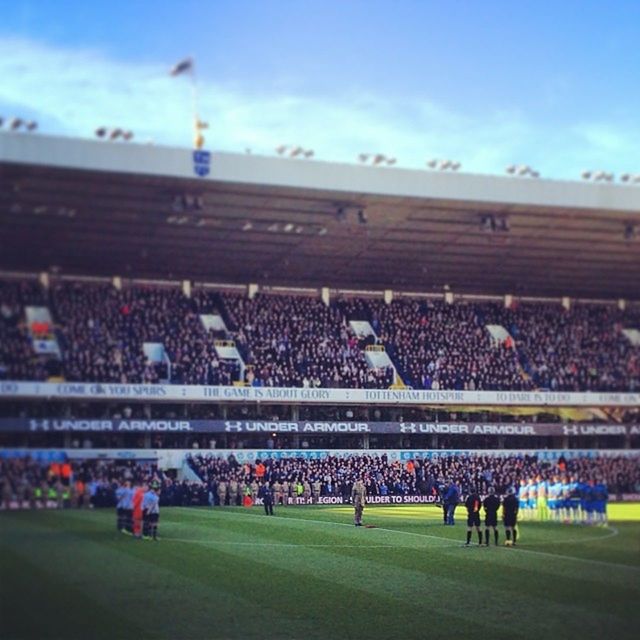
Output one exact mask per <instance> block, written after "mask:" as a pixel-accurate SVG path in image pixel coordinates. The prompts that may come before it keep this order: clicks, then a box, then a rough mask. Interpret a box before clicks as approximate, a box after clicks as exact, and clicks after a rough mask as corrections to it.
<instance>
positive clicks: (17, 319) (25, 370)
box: [0, 280, 51, 380]
mask: <svg viewBox="0 0 640 640" xmlns="http://www.w3.org/2000/svg"><path fill="white" fill-rule="evenodd" d="M42 303H43V292H42V288H41V287H40V286H39V285H38V284H37V283H36V282H34V281H17V280H9V281H6V280H0V379H2V378H15V379H18V380H44V379H46V378H47V377H48V376H49V375H50V373H51V369H50V365H49V363H48V362H47V360H46V359H43V358H39V357H38V356H37V355H36V354H35V352H34V350H33V346H32V344H31V340H30V336H29V332H28V330H27V327H26V321H25V307H26V306H29V305H33V304H42Z"/></svg>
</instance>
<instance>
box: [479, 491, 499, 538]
mask: <svg viewBox="0 0 640 640" xmlns="http://www.w3.org/2000/svg"><path fill="white" fill-rule="evenodd" d="M482 506H483V507H484V543H485V544H486V545H487V547H488V546H489V529H493V540H494V542H495V544H496V545H497V544H498V509H499V508H500V498H498V496H496V492H495V490H494V489H493V487H490V488H489V493H488V495H487V497H486V498H485V499H484V502H483V503H482Z"/></svg>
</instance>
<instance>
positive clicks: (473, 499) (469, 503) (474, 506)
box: [464, 489, 482, 547]
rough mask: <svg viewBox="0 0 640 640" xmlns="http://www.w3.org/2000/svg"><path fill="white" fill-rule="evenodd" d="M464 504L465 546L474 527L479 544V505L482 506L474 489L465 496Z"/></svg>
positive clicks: (480, 540) (480, 537)
mask: <svg viewBox="0 0 640 640" xmlns="http://www.w3.org/2000/svg"><path fill="white" fill-rule="evenodd" d="M464 506H465V507H466V508H467V544H466V545H465V547H468V546H469V545H470V544H471V531H472V530H473V528H474V527H475V529H476V532H477V533H478V544H480V545H481V544H482V531H481V530H480V507H481V506H482V500H481V499H480V496H479V495H478V492H477V491H476V490H475V489H474V490H473V491H472V492H471V493H470V494H469V495H468V496H467V499H466V500H465V501H464Z"/></svg>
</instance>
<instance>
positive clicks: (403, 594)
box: [0, 507, 640, 640]
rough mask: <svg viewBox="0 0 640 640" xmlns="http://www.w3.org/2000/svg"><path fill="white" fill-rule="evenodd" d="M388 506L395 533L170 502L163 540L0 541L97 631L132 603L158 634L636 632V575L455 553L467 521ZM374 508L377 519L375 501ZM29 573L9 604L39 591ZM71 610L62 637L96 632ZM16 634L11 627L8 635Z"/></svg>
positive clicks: (544, 535) (107, 528) (85, 527)
mask: <svg viewBox="0 0 640 640" xmlns="http://www.w3.org/2000/svg"><path fill="white" fill-rule="evenodd" d="M390 511H393V516H390V517H385V518H384V520H383V518H380V519H379V520H378V521H379V522H381V523H383V524H384V525H385V527H384V528H381V529H371V530H368V529H364V528H356V527H353V524H351V523H350V521H351V516H352V512H351V509H349V508H346V509H341V510H340V508H336V507H330V508H327V509H323V508H319V507H306V508H304V509H291V510H290V511H288V512H287V511H286V510H284V509H278V510H277V512H276V513H277V515H276V516H275V517H267V516H264V515H262V514H260V513H258V510H257V509H255V510H253V512H250V511H249V512H247V511H246V510H243V509H241V508H240V509H234V508H225V509H218V508H216V509H213V510H212V509H210V508H204V509H193V508H185V509H181V508H176V509H174V508H171V509H163V510H162V513H161V519H160V532H161V537H164V539H163V540H161V541H160V542H159V543H153V542H139V541H135V540H133V539H132V538H130V537H127V536H123V535H120V534H117V533H116V531H115V514H114V513H113V512H111V511H98V510H87V511H83V512H76V511H62V512H48V513H44V512H37V513H22V514H13V513H12V514H0V535H1V539H0V541H1V543H2V544H3V545H4V549H2V551H3V552H5V554H14V556H15V553H19V554H20V557H28V558H29V559H30V561H33V562H34V563H35V566H37V567H40V566H45V567H46V573H47V576H57V575H61V576H62V577H61V579H60V580H61V592H62V593H67V591H66V589H67V587H69V588H78V587H80V588H82V589H83V594H85V593H86V595H87V596H88V597H89V600H88V603H89V606H90V605H91V603H93V602H94V601H95V602H98V603H99V606H98V607H97V608H96V625H97V626H100V625H102V626H105V627H106V628H108V627H109V623H110V618H111V616H110V613H111V612H116V614H115V615H118V614H119V612H120V611H122V610H124V611H125V618H126V616H128V615H129V611H127V609H128V608H131V610H132V612H133V615H135V621H136V622H137V623H141V626H140V624H139V627H138V628H139V629H143V630H144V632H145V633H146V634H147V636H150V637H157V638H186V637H189V638H191V637H199V638H207V639H208V638H233V639H236V638H238V639H239V638H243V639H244V638H256V639H257V638H265V637H269V638H272V637H273V638H287V639H293V638H302V637H304V638H309V639H310V640H311V639H312V640H319V639H320V638H326V637H332V638H360V637H368V638H370V639H372V640H373V639H375V640H377V639H380V640H381V639H382V638H388V637H396V636H397V635H400V634H402V635H403V636H404V637H405V638H407V639H410V638H411V639H412V638H423V637H424V636H425V635H429V636H430V637H431V638H439V637H442V638H445V637H446V638H449V637H450V636H451V635H452V633H453V632H455V633H456V634H457V635H460V636H462V637H476V636H478V635H480V634H482V635H485V634H486V635H490V636H491V637H492V638H496V639H497V638H503V637H504V638H506V637H509V638H514V637H522V638H527V639H529V638H531V639H534V638H535V639H537V638H539V637H540V636H541V635H545V636H551V635H574V634H575V635H577V634H579V635H580V637H581V638H583V639H586V638H600V637H605V636H611V637H614V636H615V637H616V638H627V637H628V638H631V637H635V633H636V631H637V628H638V627H639V626H640V610H639V609H638V608H637V607H636V606H635V602H637V598H638V594H639V590H640V584H639V582H638V581H637V579H636V573H635V571H634V568H632V571H631V572H629V571H626V570H619V567H620V565H619V564H617V563H611V564H613V565H614V566H612V567H607V568H606V570H603V569H604V568H603V566H602V565H601V564H589V563H585V562H575V560H576V557H575V556H568V558H570V559H571V560H572V561H571V562H565V561H562V560H561V559H560V560H559V559H558V554H556V553H549V554H548V555H536V554H530V553H521V552H520V551H531V550H532V549H523V550H521V549H515V550H510V549H504V548H496V547H493V546H492V547H491V548H484V547H483V548H481V549H479V548H477V547H476V548H470V549H460V548H459V545H460V542H461V541H460V536H461V535H464V529H465V527H460V526H458V527H457V528H455V529H454V528H449V527H444V528H443V529H439V527H438V525H437V524H436V518H434V517H432V516H431V513H435V510H432V512H428V511H427V512H426V513H427V516H426V517H425V512H423V511H421V510H420V511H417V510H413V509H411V510H409V509H406V510H405V509H401V508H399V509H396V508H393V507H392V508H391V509H390ZM365 513H366V515H367V516H368V517H369V518H370V521H371V522H376V520H377V509H376V508H371V509H367V511H366V512H365ZM385 514H386V511H385ZM438 521H439V519H438ZM337 525H339V526H337ZM440 526H441V525H440ZM425 529H426V531H425ZM429 529H431V530H433V531H434V533H433V534H430V533H429ZM616 529H619V534H618V535H615V536H614V535H612V531H610V532H602V531H600V530H598V535H597V536H596V540H595V541H592V539H591V538H592V534H595V533H596V531H595V530H584V536H586V537H584V542H585V543H584V544H583V538H580V539H579V542H578V546H579V547H580V551H579V552H578V551H576V553H583V554H585V555H586V558H581V559H591V560H596V562H599V561H598V560H597V558H598V557H600V558H602V557H605V558H612V559H618V558H623V557H625V556H624V554H625V553H626V554H627V556H628V554H629V543H631V544H634V541H636V542H635V544H636V545H637V534H638V525H637V524H635V525H630V524H626V523H621V524H620V525H619V526H618V527H616ZM436 531H437V532H438V533H441V535H436ZM579 533H580V530H579V529H577V530H574V529H573V528H567V527H553V526H547V525H541V526H537V525H531V527H529V526H527V527H526V531H525V534H524V535H525V536H526V537H525V540H526V543H527V545H531V546H533V545H540V544H541V543H546V541H547V540H549V539H550V538H551V537H552V536H556V537H557V541H555V542H561V541H568V540H569V539H571V538H573V537H576V536H578V537H579ZM406 534H409V535H406ZM601 534H603V535H601ZM167 536H169V537H167ZM174 538H175V540H173V539H174ZM183 540H184V542H182V541H183ZM634 549H635V547H633V546H632V547H631V551H632V552H633V550H634ZM565 550H566V548H565ZM538 553H540V554H543V553H545V551H542V552H538ZM594 553H595V555H594ZM588 554H591V556H589V555H588ZM76 565H77V566H76ZM0 566H2V565H0ZM20 567H24V573H25V574H28V575H33V579H36V580H37V579H38V576H39V574H38V572H37V571H34V572H32V569H31V567H30V566H26V565H24V564H23V563H19V566H17V567H16V566H13V567H10V570H11V572H15V571H18V570H19V569H20ZM119 570H120V572H119ZM123 571H124V573H122V572H123ZM66 573H68V574H69V575H68V576H67V575H66ZM28 575H25V578H24V579H23V586H22V587H21V588H20V589H18V591H17V592H15V591H12V590H10V589H9V590H8V591H7V593H6V595H7V604H6V605H5V604H4V603H3V604H2V605H0V606H8V607H11V606H12V602H15V601H16V599H20V597H21V596H22V597H28V592H27V589H28V585H29V582H30V580H29V579H28ZM2 580H4V576H3V578H2ZM49 580H50V578H49V577H47V580H46V584H50V582H49ZM18 582H20V581H18ZM123 603H124V604H123ZM132 605H133V606H132ZM136 605H138V606H136ZM140 607H142V612H141V614H140V615H139V616H138V615H136V613H137V611H136V610H137V609H138V608H140ZM54 608H55V607H54ZM60 613H61V615H62V618H64V620H65V622H64V625H65V626H64V627H62V628H65V629H66V628H67V627H69V633H65V637H66V638H76V637H77V638H80V637H87V635H89V636H90V635H91V634H86V633H85V634H82V633H80V631H79V630H80V626H81V625H77V626H76V627H74V625H73V618H72V617H71V618H67V617H66V616H64V615H63V614H64V610H61V612H60ZM60 619H61V618H60V617H59V620H60ZM74 629H75V631H74ZM5 630H6V629H5V627H4V625H3V624H2V622H0V636H2V637H5V636H6V635H7V634H6V633H3V632H4V631H5ZM85 631H86V629H85ZM140 635H141V634H140V633H138V634H136V633H135V632H132V633H131V634H128V632H127V631H126V630H125V631H124V632H123V633H122V634H120V633H114V637H118V638H120V637H122V638H128V637H134V636H135V637H137V636H140ZM142 635H143V634H142ZM22 637H25V636H22ZM31 637H39V636H38V634H33V633H32V634H31Z"/></svg>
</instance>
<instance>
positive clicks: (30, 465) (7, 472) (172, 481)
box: [0, 457, 210, 509]
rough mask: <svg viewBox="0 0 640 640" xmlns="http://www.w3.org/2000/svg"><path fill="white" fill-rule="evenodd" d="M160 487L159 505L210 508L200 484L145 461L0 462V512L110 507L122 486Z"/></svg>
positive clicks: (114, 502) (21, 458) (202, 486)
mask: <svg viewBox="0 0 640 640" xmlns="http://www.w3.org/2000/svg"><path fill="white" fill-rule="evenodd" d="M125 481H129V482H131V483H135V484H148V485H150V484H153V483H157V484H158V485H159V486H160V504H161V505H165V506H203V505H207V504H210V499H209V494H208V492H207V489H206V487H205V486H204V485H203V484H202V483H200V482H193V481H191V482H190V481H187V480H178V479H176V474H175V472H168V471H167V472H165V471H163V470H161V469H158V467H157V465H156V464H155V463H152V462H147V461H132V460H129V461H111V460H79V461H60V462H58V461H56V462H42V461H41V460H37V459H33V458H30V457H16V458H5V459H0V497H1V501H0V508H4V509H10V508H13V507H15V506H25V505H28V506H31V507H39V506H40V507H42V506H45V505H47V506H49V507H51V506H57V507H58V508H69V507H78V508H94V507H114V506H115V504H116V494H115V492H116V489H117V488H118V486H120V485H121V484H122V483H123V482H125Z"/></svg>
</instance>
